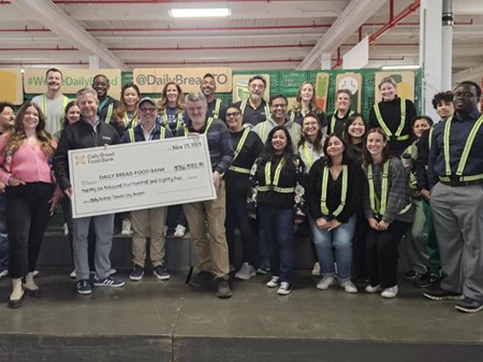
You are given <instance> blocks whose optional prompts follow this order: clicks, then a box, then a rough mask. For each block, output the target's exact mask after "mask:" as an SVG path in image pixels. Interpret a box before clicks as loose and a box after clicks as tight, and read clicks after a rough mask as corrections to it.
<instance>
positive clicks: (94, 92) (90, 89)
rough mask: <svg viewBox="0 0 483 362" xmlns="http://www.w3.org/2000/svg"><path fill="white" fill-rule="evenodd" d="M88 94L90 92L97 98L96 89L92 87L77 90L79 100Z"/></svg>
mask: <svg viewBox="0 0 483 362" xmlns="http://www.w3.org/2000/svg"><path fill="white" fill-rule="evenodd" d="M86 94H90V95H92V96H94V98H95V99H97V92H96V91H95V90H94V89H92V88H82V89H81V90H78V91H77V94H76V98H77V100H78V99H79V98H80V97H81V96H83V95H86Z"/></svg>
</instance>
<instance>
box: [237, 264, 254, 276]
mask: <svg viewBox="0 0 483 362" xmlns="http://www.w3.org/2000/svg"><path fill="white" fill-rule="evenodd" d="M255 275H257V271H256V270H255V268H254V267H253V266H251V265H250V264H248V263H243V264H242V266H241V268H240V270H239V271H238V273H236V274H235V278H237V279H240V280H250V279H251V278H252V277H254V276H255Z"/></svg>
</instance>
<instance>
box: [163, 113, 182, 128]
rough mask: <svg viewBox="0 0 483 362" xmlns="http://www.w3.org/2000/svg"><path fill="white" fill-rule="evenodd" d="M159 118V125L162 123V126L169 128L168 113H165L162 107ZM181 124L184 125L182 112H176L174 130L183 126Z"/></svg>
mask: <svg viewBox="0 0 483 362" xmlns="http://www.w3.org/2000/svg"><path fill="white" fill-rule="evenodd" d="M161 120H162V122H161V125H163V126H164V127H167V128H169V123H168V114H167V113H166V109H164V110H163V113H162V114H161ZM183 125H184V122H183V113H182V112H178V114H177V120H176V128H175V130H177V129H179V128H181V127H183Z"/></svg>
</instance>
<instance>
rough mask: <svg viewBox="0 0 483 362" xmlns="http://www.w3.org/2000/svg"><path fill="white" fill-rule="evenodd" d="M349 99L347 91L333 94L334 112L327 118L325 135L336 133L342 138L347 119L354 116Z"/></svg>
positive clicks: (349, 92)
mask: <svg viewBox="0 0 483 362" xmlns="http://www.w3.org/2000/svg"><path fill="white" fill-rule="evenodd" d="M351 97H352V93H351V91H350V90H348V89H339V90H338V91H337V92H336V93H335V111H334V113H333V114H330V115H329V117H328V122H329V126H328V129H327V134H332V133H336V134H338V135H339V136H342V133H343V132H344V127H345V124H346V122H347V119H348V118H349V116H351V115H353V114H354V111H353V110H351Z"/></svg>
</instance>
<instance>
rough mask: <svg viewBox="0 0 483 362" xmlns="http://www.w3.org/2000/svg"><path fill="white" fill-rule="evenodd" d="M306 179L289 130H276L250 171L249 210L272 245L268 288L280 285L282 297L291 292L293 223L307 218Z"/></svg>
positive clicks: (279, 291)
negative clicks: (256, 218) (305, 204)
mask: <svg viewBox="0 0 483 362" xmlns="http://www.w3.org/2000/svg"><path fill="white" fill-rule="evenodd" d="M304 177H305V166H304V164H303V162H302V160H301V159H300V157H299V156H297V155H294V153H293V145H292V139H291V137H290V134H289V133H288V131H287V129H286V128H285V127H283V126H276V127H274V128H273V129H272V130H271V131H270V133H269V134H268V138H267V142H266V144H265V150H264V151H263V153H262V155H261V156H260V157H259V158H258V159H257V160H256V161H255V163H254V165H253V167H252V170H251V172H250V189H249V190H248V192H249V194H248V210H249V215H250V216H251V217H257V216H258V218H259V221H260V225H261V227H262V230H263V233H264V237H265V239H266V241H267V244H268V246H269V254H270V263H271V266H272V271H273V275H272V278H271V279H270V281H269V282H268V283H267V287H269V288H275V287H277V286H279V288H278V291H277V293H278V294H280V295H286V294H289V293H290V292H291V291H292V282H293V277H294V261H293V260H294V256H293V232H294V223H297V224H299V223H301V222H302V221H303V218H304V217H305V214H304V211H303V209H304V192H305V190H304V186H303V185H304ZM257 211H258V212H257Z"/></svg>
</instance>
